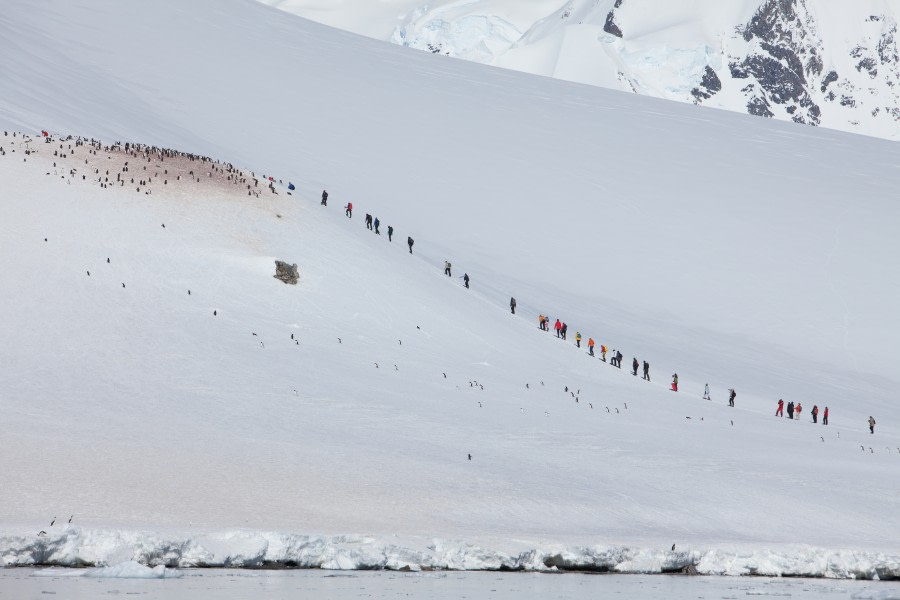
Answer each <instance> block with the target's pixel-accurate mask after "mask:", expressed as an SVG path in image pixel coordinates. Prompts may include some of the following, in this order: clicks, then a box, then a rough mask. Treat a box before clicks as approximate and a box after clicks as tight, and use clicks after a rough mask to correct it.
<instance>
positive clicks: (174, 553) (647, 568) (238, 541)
mask: <svg viewBox="0 0 900 600" xmlns="http://www.w3.org/2000/svg"><path fill="white" fill-rule="evenodd" d="M127 561H134V562H136V563H139V564H141V565H146V566H147V567H160V566H164V567H178V568H192V567H195V568H199V567H216V568H245V569H278V568H300V569H333V570H373V569H374V570H378V569H384V570H398V571H399V570H402V571H428V570H452V571H532V572H534V571H548V572H552V571H580V572H596V573H629V574H655V573H659V574H672V573H684V574H693V575H726V576H748V575H757V576H766V577H818V578H831V579H879V580H900V554H888V553H881V552H865V551H858V550H826V549H822V548H816V547H812V546H799V545H798V546H788V547H784V548H778V549H772V548H751V549H731V548H729V549H707V550H697V549H678V548H677V547H676V549H675V550H671V549H668V548H667V549H665V550H656V549H650V548H640V547H630V546H604V545H597V546H590V547H587V546H561V545H546V546H541V547H535V548H529V549H525V550H522V551H520V552H518V553H507V552H503V551H498V550H493V549H490V548H486V547H482V546H478V545H474V544H472V543H468V542H465V541H451V540H440V539H429V540H425V539H416V538H410V539H403V541H402V542H399V541H398V539H394V538H379V537H374V536H373V537H370V536H363V535H339V536H307V535H297V534H286V533H275V532H251V531H242V530H231V531H223V532H218V533H203V534H199V535H188V534H184V535H179V534H159V533H153V532H146V531H126V530H108V529H83V528H75V527H69V528H67V529H65V530H63V531H60V532H58V533H57V532H54V533H50V534H45V535H38V534H19V535H15V534H3V535H0V567H16V566H63V567H103V566H109V565H116V564H120V563H123V562H127Z"/></svg>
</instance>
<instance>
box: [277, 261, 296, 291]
mask: <svg viewBox="0 0 900 600" xmlns="http://www.w3.org/2000/svg"><path fill="white" fill-rule="evenodd" d="M274 277H275V279H278V280H279V281H283V282H284V283H289V284H291V285H297V281H298V280H299V279H300V270H299V269H298V268H297V263H294V264H292V265H289V264H288V263H286V262H283V261H280V260H276V261H275V275H274Z"/></svg>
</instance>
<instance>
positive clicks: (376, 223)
mask: <svg viewBox="0 0 900 600" xmlns="http://www.w3.org/2000/svg"><path fill="white" fill-rule="evenodd" d="M379 225H381V221H379V220H378V217H375V233H377V234H378V235H381V232H380V231H378V226H379Z"/></svg>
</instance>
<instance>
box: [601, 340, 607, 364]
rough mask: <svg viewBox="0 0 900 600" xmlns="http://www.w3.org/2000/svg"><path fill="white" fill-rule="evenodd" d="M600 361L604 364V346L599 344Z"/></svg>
mask: <svg viewBox="0 0 900 600" xmlns="http://www.w3.org/2000/svg"><path fill="white" fill-rule="evenodd" d="M600 360H602V361H603V362H606V346H604V345H603V344H600Z"/></svg>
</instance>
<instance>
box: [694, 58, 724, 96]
mask: <svg viewBox="0 0 900 600" xmlns="http://www.w3.org/2000/svg"><path fill="white" fill-rule="evenodd" d="M721 90H722V81H721V80H720V79H719V76H718V75H716V72H715V71H713V69H712V67H710V66H709V65H706V69H704V71H703V79H701V80H700V85H698V86H697V87H695V88H694V89H692V90H691V95H692V96H693V97H694V98H696V99H697V100H706V99H708V98H712V97H713V96H714V95H715V94H716V92H719V91H721Z"/></svg>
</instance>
